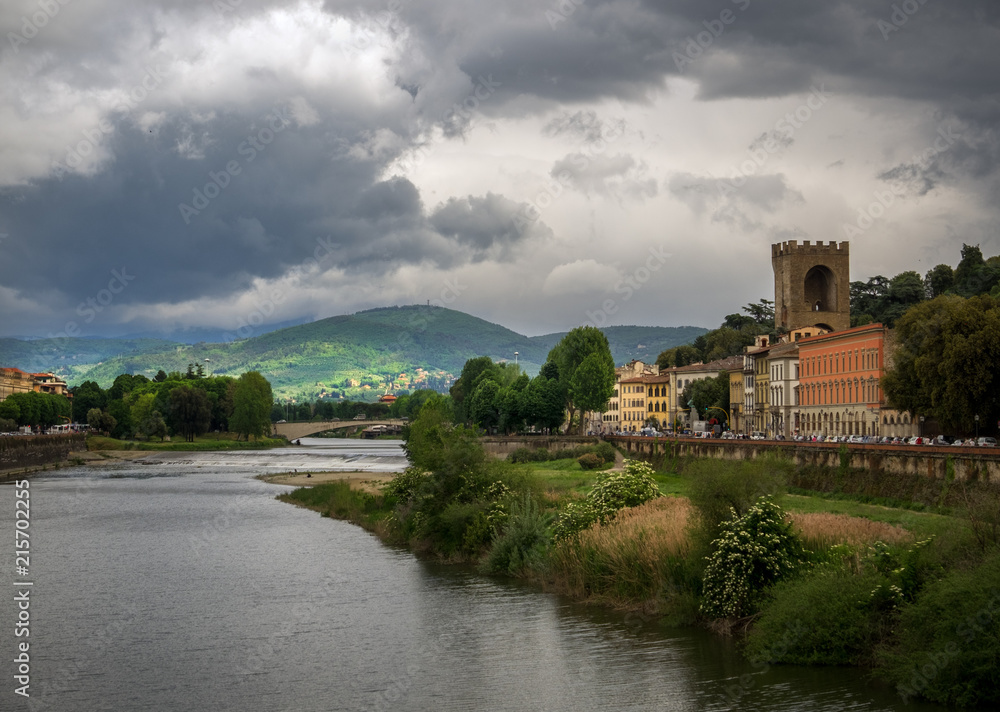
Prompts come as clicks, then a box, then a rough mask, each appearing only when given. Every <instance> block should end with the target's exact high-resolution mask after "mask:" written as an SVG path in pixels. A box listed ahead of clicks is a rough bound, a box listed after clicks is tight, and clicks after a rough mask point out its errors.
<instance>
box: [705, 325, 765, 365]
mask: <svg viewBox="0 0 1000 712" xmlns="http://www.w3.org/2000/svg"><path fill="white" fill-rule="evenodd" d="M761 331H762V329H761V328H747V329H738V330H737V329H731V328H729V327H728V326H723V327H719V328H718V329H713V330H712V331H710V332H708V333H707V334H704V337H705V351H704V353H703V358H702V360H703V361H705V362H708V361H717V360H718V359H722V358H727V357H729V356H736V355H737V354H741V353H743V347H744V346H750V345H752V344H753V343H754V337H755V336H756V335H757V334H759V333H761Z"/></svg>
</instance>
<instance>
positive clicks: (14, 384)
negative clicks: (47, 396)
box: [0, 368, 35, 400]
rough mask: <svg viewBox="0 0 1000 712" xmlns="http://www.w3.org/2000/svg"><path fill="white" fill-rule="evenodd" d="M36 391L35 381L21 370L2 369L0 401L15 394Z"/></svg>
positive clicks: (0, 372) (0, 370) (0, 369)
mask: <svg viewBox="0 0 1000 712" xmlns="http://www.w3.org/2000/svg"><path fill="white" fill-rule="evenodd" d="M33 390H35V379H34V378H33V377H32V375H31V374H30V373H25V372H24V371H22V370H21V369H19V368H0V400H4V399H5V398H6V397H7V396H11V395H14V394H15V393H29V392H31V391H33Z"/></svg>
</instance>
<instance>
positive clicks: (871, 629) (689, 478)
mask: <svg viewBox="0 0 1000 712" xmlns="http://www.w3.org/2000/svg"><path fill="white" fill-rule="evenodd" d="M468 452H471V450H470V451H468ZM468 452H466V451H463V455H468ZM469 462H472V460H471V459H470V458H468V457H467V458H466V459H465V460H462V463H469ZM501 464H502V463H494V464H486V465H485V466H483V465H476V467H481V468H483V469H481V470H475V471H476V472H477V473H478V474H477V477H478V478H479V479H477V480H468V479H466V476H467V474H468V473H469V472H472V470H470V469H466V468H467V464H463V467H462V468H460V469H456V470H455V471H454V472H453V473H451V474H448V472H447V471H445V470H442V472H443V473H444V474H438V473H435V474H434V475H427V474H422V473H421V472H420V471H417V472H416V473H415V476H414V473H411V475H410V477H411V478H412V479H413V482H412V484H411V486H410V487H409V490H408V492H409V493H416V494H417V496H416V497H411V494H409V493H408V494H402V493H401V494H399V495H398V496H399V501H397V500H396V498H395V497H389V496H386V495H372V494H364V493H359V492H356V491H352V490H351V489H350V488H349V486H347V485H346V484H343V483H341V484H339V485H337V484H335V485H333V486H327V485H324V486H322V488H321V487H314V488H312V489H311V490H299V491H296V492H293V493H291V494H289V495H284V496H282V499H284V501H288V502H294V503H296V504H300V505H302V506H307V507H310V508H312V509H315V510H317V511H319V512H321V513H323V514H324V515H325V516H333V517H337V518H341V519H346V520H348V521H352V522H354V523H356V524H359V525H360V526H362V527H364V528H366V529H368V530H369V531H373V532H375V533H376V534H378V535H379V536H381V537H382V538H383V539H384V540H387V541H389V542H391V543H393V544H409V545H410V546H411V548H413V549H415V550H417V551H420V552H422V553H426V554H428V555H431V556H438V557H440V558H444V559H450V560H462V561H470V560H471V561H476V560H482V561H486V562H490V560H491V555H492V554H493V553H495V551H494V550H499V544H500V543H505V545H507V548H508V549H510V551H509V552H506V551H505V552H503V553H505V556H504V557H502V561H501V562H500V563H501V564H502V565H499V566H493V567H490V570H493V571H506V572H509V573H513V574H514V575H519V576H522V577H524V578H527V579H529V580H533V581H535V582H537V583H538V584H540V585H542V586H543V587H545V588H547V589H548V590H552V591H555V592H558V593H562V594H565V595H569V596H572V597H573V598H575V599H577V600H582V601H589V602H595V603H600V604H604V605H612V606H615V607H619V608H628V609H634V610H641V611H643V612H645V613H649V614H653V615H659V616H662V617H663V618H664V619H665V620H666V621H667V622H668V623H673V624H685V623H692V622H696V621H700V622H703V623H709V624H712V625H715V624H716V623H718V622H717V621H710V620H708V618H707V614H705V613H704V612H703V604H704V601H706V600H708V599H709V596H710V583H711V582H710V577H709V576H707V575H706V562H707V559H708V557H710V556H713V555H715V554H718V551H717V550H718V549H719V548H720V547H719V543H718V542H719V541H720V540H721V539H716V537H717V536H718V535H719V532H720V531H722V530H720V529H719V528H718V526H719V525H718V522H717V521H714V520H711V517H710V518H709V520H706V518H705V517H706V514H705V513H706V512H712V513H713V515H712V516H717V515H719V514H720V513H722V514H724V513H725V512H728V511H729V509H728V508H729V502H730V501H731V500H733V506H735V507H736V508H737V510H738V511H739V510H740V508H741V507H744V510H743V511H746V510H745V507H746V505H747V503H748V502H753V501H754V500H755V499H756V498H757V496H758V495H759V494H761V493H762V492H760V491H758V490H759V488H760V487H764V488H769V489H767V491H769V492H775V493H776V495H775V497H774V502H776V503H777V504H778V505H779V506H780V507H781V509H783V510H784V511H785V513H786V514H787V520H786V521H787V522H789V525H790V532H791V534H792V535H793V536H794V537H796V538H797V539H798V540H799V541H801V542H802V544H803V545H804V550H799V552H800V553H798V554H796V555H795V558H796V560H795V561H793V562H792V565H791V566H789V567H788V568H787V569H786V570H784V573H782V575H781V577H780V578H779V579H778V580H777V582H776V583H775V582H774V579H772V580H771V581H769V582H768V583H766V584H762V585H761V586H759V587H758V588H756V589H751V592H752V593H754V597H753V605H752V607H750V608H749V610H742V611H740V612H739V613H738V614H735V615H741V616H745V617H744V618H742V619H740V620H739V621H738V623H739V628H738V629H739V630H740V631H742V632H744V633H747V635H746V638H745V640H743V644H745V645H746V646H747V651H748V654H750V655H752V656H756V658H757V659H765V660H767V661H768V662H769V663H783V662H784V663H797V664H824V665H859V666H864V667H875V668H877V669H878V670H879V671H880V672H881V674H882V675H883V676H884V677H886V678H887V679H889V680H891V681H892V682H893V683H894V684H897V685H899V686H900V688H899V689H900V691H901V694H905V695H907V696H908V697H909V696H925V697H929V698H931V699H935V700H938V701H942V702H946V703H951V704H968V703H969V702H970V701H975V702H976V703H979V704H983V703H989V702H1000V690H997V689H996V686H995V685H993V673H992V672H990V671H991V670H993V669H995V666H993V665H992V663H991V662H989V661H992V660H995V659H1000V635H998V634H997V628H996V621H997V620H998V617H997V611H998V610H1000V603H998V602H1000V595H996V594H995V592H996V590H1000V563H998V562H1000V558H998V557H1000V554H998V553H997V552H998V551H1000V496H998V493H997V492H996V491H994V490H993V489H992V488H990V487H989V486H987V485H983V484H981V483H980V484H976V485H964V484H959V483H956V484H954V485H953V488H955V489H956V490H961V493H962V494H963V496H966V495H967V496H968V497H969V498H970V499H969V501H973V502H976V503H977V504H978V508H976V509H972V516H971V518H970V517H969V516H967V515H966V512H965V511H964V510H962V509H960V508H959V507H958V506H957V505H955V504H950V505H949V506H948V507H945V506H939V505H926V504H925V505H924V506H923V507H913V506H907V504H908V503H907V502H898V504H900V505H901V506H889V505H890V504H897V502H895V501H894V500H891V499H882V500H879V503H874V502H873V501H872V497H871V495H870V494H869V493H859V494H857V495H852V494H850V493H849V492H844V491H838V492H834V493H830V492H826V493H819V492H810V491H808V490H804V489H796V490H794V492H788V491H787V489H788V488H786V487H785V486H783V485H782V482H783V481H784V480H783V478H784V477H785V476H786V475H787V474H788V473H787V472H785V470H786V469H787V468H788V467H789V463H787V462H775V463H770V462H768V461H764V462H761V461H754V462H743V463H729V462H720V461H706V462H700V463H684V466H683V467H681V472H680V473H676V472H659V473H655V475H654V476H653V480H654V481H655V483H656V484H657V486H658V487H659V490H660V492H661V493H663V494H666V495H668V496H666V497H659V498H657V499H654V500H652V501H649V502H647V503H645V504H643V505H641V506H637V507H633V508H629V509H624V510H622V511H620V512H619V513H618V514H617V515H615V516H614V517H613V518H611V519H610V520H608V521H606V522H605V523H603V524H600V523H595V524H593V525H591V526H589V527H587V528H585V529H583V530H582V531H580V532H579V533H578V534H575V535H572V536H569V537H566V538H560V539H559V541H553V539H552V529H551V525H550V524H549V523H550V522H551V521H552V520H553V519H555V518H556V517H553V515H556V514H561V513H564V512H566V511H571V510H572V507H569V505H570V504H574V505H576V506H579V505H580V504H581V503H583V502H584V500H585V498H586V497H587V495H588V494H589V493H590V492H591V491H592V490H593V488H594V485H595V482H597V479H598V477H599V476H600V475H601V474H602V473H601V472H599V471H593V470H589V471H588V470H584V469H583V468H581V467H580V464H579V462H578V461H577V460H576V459H572V458H566V459H562V460H552V461H543V462H526V463H522V464H519V465H510V464H502V467H501ZM772 465H773V466H772ZM491 468H495V470H494V469H491ZM748 480H752V482H749V483H748ZM501 481H504V482H506V483H507V485H509V486H507V487H505V488H501V489H500V490H496V489H495V488H494V485H496V484H499V483H500V482H501ZM754 482H755V483H756V484H754ZM491 483H492V484H491ZM748 484H749V485H753V486H748ZM966 486H968V488H969V489H968V492H966V490H965V488H966ZM445 487H453V488H456V489H454V490H453V491H454V492H457V493H458V496H457V497H454V498H452V499H448V500H444V499H443V498H442V499H441V501H443V502H444V505H443V506H442V507H441V509H440V510H435V509H433V508H430V507H428V506H427V504H428V502H431V501H432V500H433V499H434V498H435V497H440V496H441V495H440V493H441V492H442V491H445V492H447V490H445V489H444V488H445ZM598 489H599V488H598ZM501 490H503V491H507V492H508V493H509V494H499V495H495V496H494V495H493V494H490V493H492V492H494V491H496V492H500V491H501ZM956 499H957V498H956ZM403 500H405V502H404V501H403ZM866 500H867V501H866ZM942 501H943V498H942ZM519 502H523V504H518V503H519ZM400 503H402V504H400ZM990 503H995V504H996V506H992V508H991V506H987V505H990ZM397 505H399V506H397ZM532 507H534V509H532ZM921 510H922V511H921ZM779 511H780V510H779ZM515 522H517V526H515V524H514V523H515ZM737 524H738V522H737ZM732 525H733V523H732V522H730V523H729V525H727V526H732ZM789 525H786V526H789ZM546 527H550V528H549V529H548V535H547V536H545V533H546ZM505 531H511V532H516V533H517V536H516V537H514V536H508V535H506V534H505V533H504V532H505ZM727 531H729V532H730V533H729V534H727V536H732V531H733V530H732V529H729V530H727ZM744 531H748V532H749V533H748V536H750V537H751V538H752V536H753V532H752V531H750V530H744ZM414 532H416V533H417V535H414ZM539 532H540V533H541V535H542V536H543V539H542V541H541V543H539V538H538V534H539ZM739 536H743V534H742V532H740V533H739V535H738V536H737V538H739ZM512 539H517V541H516V542H512V541H511V540H512ZM522 541H523V543H520V542H522ZM731 541H732V539H731ZM442 542H450V546H451V548H450V549H448V550H447V551H446V550H445V549H444V548H442V547H441V544H442ZM755 547H757V548H762V553H763V554H764V555H767V552H766V551H763V550H766V548H767V547H766V541H763V540H762V542H756V543H752V545H751V546H750V547H749V548H747V549H745V550H744V551H746V552H749V553H747V554H746V555H741V556H743V559H746V558H750V559H752V558H753V557H754V556H755V555H756V554H754V553H753V550H754V548H755ZM511 552H513V554H516V556H515V555H510V554H511ZM492 558H496V557H492ZM743 559H741V558H739V557H737V559H732V568H733V570H734V571H737V570H739V569H741V568H743V567H744V564H745V561H744V560H743ZM512 562H513V563H512ZM991 592H992V593H991ZM990 596H993V597H992V598H991V597H990ZM949 600H957V601H962V605H961V606H960V610H961V612H962V616H964V617H959V616H958V614H957V613H955V614H954V615H952V613H950V612H949V611H946V610H943V609H942V606H946V604H947V602H948V601H949ZM705 610H709V611H711V610H712V609H705ZM723 615H724V614H723ZM967 620H972V621H973V622H974V623H975V625H977V626H979V627H978V628H976V627H967V628H961V625H962V623H963V621H964V622H967ZM736 622H737V621H735V620H730V621H727V622H726V624H725V625H724V626H721V627H724V628H726V629H729V630H732V629H733V625H734V624H735V623H736ZM904 622H905V625H906V629H905V630H904V629H903V628H901V625H902V624H903V623H904ZM956 626H959V627H956ZM963 631H964V632H963ZM949 636H950V637H949ZM956 636H958V637H957V638H956ZM972 643H974V645H972ZM956 645H957V647H956ZM949 646H950V647H949ZM939 649H940V650H939ZM973 649H975V650H980V649H982V654H979V653H976V654H975V655H971V653H970V655H971V657H970V655H966V654H965V653H966V652H969V651H972V650H973ZM940 651H944V653H940ZM931 654H934V655H938V658H936V659H940V660H944V663H942V665H943V666H944V667H941V666H938V667H936V668H934V670H932V673H933V674H930V675H928V674H927V673H926V670H927V669H929V668H928V667H927V665H928V663H927V660H928V656H929V655H931ZM942 654H947V655H948V656H949V657H947V659H944V658H941V657H940V655H942ZM977 655H978V657H976V656H977ZM952 660H954V661H955V662H952ZM931 662H932V663H934V665H938V663H936V662H934V661H933V660H932V661H931ZM991 666H992V667H991Z"/></svg>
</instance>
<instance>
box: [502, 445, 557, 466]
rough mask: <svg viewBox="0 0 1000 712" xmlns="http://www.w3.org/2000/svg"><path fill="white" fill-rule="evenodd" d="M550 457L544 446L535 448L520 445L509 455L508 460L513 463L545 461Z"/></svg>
mask: <svg viewBox="0 0 1000 712" xmlns="http://www.w3.org/2000/svg"><path fill="white" fill-rule="evenodd" d="M548 459H549V451H548V450H546V449H545V448H543V447H538V448H534V449H532V448H530V447H519V448H517V449H516V450H515V451H514V452H512V453H510V454H509V455H508V456H507V462H512V463H524V462H545V461H546V460H548Z"/></svg>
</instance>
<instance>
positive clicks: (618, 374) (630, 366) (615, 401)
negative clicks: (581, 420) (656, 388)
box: [590, 360, 660, 433]
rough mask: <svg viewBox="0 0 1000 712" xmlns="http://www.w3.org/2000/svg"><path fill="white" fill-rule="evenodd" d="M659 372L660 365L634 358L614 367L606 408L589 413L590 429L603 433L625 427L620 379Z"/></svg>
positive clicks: (652, 374)
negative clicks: (611, 386)
mask: <svg viewBox="0 0 1000 712" xmlns="http://www.w3.org/2000/svg"><path fill="white" fill-rule="evenodd" d="M659 372H660V367H659V366H657V365H656V364H655V363H654V364H646V363H643V362H642V361H635V360H633V361H629V362H628V363H627V364H625V365H624V366H618V367H617V368H615V389H614V391H613V393H612V394H611V398H610V399H609V400H608V405H607V408H606V410H605V411H604V412H603V413H593V414H591V420H590V422H591V430H593V431H594V432H605V433H613V432H617V431H619V430H624V429H625V428H623V427H622V385H621V384H622V381H623V380H628V379H633V378H641V377H643V376H655V375H657V374H658V373H659Z"/></svg>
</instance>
